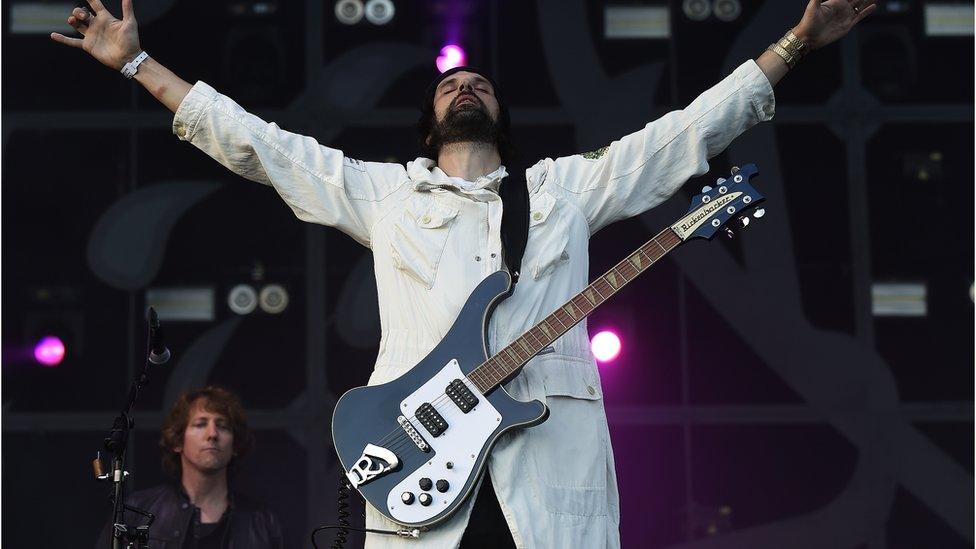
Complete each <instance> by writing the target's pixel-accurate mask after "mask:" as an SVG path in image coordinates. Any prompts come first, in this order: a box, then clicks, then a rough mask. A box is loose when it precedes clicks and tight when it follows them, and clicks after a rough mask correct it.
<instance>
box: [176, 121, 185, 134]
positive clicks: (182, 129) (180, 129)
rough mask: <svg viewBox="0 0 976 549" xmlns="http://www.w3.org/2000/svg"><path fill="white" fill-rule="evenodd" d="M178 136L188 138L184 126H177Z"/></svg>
mask: <svg viewBox="0 0 976 549" xmlns="http://www.w3.org/2000/svg"><path fill="white" fill-rule="evenodd" d="M176 135H178V136H180V137H186V127H185V126H184V125H183V124H177V125H176Z"/></svg>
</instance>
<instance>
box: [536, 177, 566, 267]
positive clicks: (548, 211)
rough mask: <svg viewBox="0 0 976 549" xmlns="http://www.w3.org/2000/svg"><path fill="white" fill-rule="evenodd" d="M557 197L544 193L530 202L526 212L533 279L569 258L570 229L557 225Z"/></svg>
mask: <svg viewBox="0 0 976 549" xmlns="http://www.w3.org/2000/svg"><path fill="white" fill-rule="evenodd" d="M558 222H559V213H558V212H557V210H556V199H555V198H554V197H553V196H552V195H551V194H549V193H543V194H542V195H540V196H539V197H538V198H537V199H535V200H533V201H532V204H531V209H530V212H529V244H530V246H531V247H532V256H531V257H532V266H531V272H532V279H533V280H539V279H541V278H545V277H547V276H549V275H551V274H552V273H553V272H554V271H556V269H558V268H559V267H560V266H561V265H563V264H564V263H566V262H567V261H569V251H568V250H567V247H568V245H569V231H568V230H566V229H565V228H560V227H558V225H559V223H558Z"/></svg>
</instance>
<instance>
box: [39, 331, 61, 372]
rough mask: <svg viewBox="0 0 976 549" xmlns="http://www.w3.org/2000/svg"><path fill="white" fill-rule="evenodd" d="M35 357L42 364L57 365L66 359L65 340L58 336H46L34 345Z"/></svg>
mask: <svg viewBox="0 0 976 549" xmlns="http://www.w3.org/2000/svg"><path fill="white" fill-rule="evenodd" d="M34 359H35V360H37V362H39V363H40V364H41V366H48V367H52V366H57V365H58V364H61V361H62V360H64V342H62V341H61V339H60V338H58V337H56V336H44V337H42V338H41V340H40V341H38V342H37V345H35V346H34Z"/></svg>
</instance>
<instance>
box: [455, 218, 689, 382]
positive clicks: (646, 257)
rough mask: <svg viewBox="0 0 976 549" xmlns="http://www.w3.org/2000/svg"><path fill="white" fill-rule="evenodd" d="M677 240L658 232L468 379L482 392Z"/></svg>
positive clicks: (668, 231) (667, 231)
mask: <svg viewBox="0 0 976 549" xmlns="http://www.w3.org/2000/svg"><path fill="white" fill-rule="evenodd" d="M681 243H682V240H681V238H680V237H679V236H678V235H677V234H676V233H675V232H674V231H673V230H671V229H665V230H663V231H661V232H660V233H658V234H657V235H655V236H654V237H653V238H651V239H650V240H649V241H648V242H646V243H645V244H644V245H643V246H641V247H640V248H638V249H637V250H636V251H634V252H633V253H632V254H630V255H629V256H627V257H625V258H624V259H623V260H621V261H620V262H619V263H617V264H616V265H614V266H613V267H611V268H610V270H608V271H607V272H606V273H604V274H603V275H602V276H600V277H598V278H597V279H596V280H594V281H593V282H592V283H591V284H590V285H589V286H587V287H586V288H584V289H583V290H582V291H581V292H580V293H578V294H576V295H575V296H573V297H572V298H571V299H570V300H569V301H567V302H566V303H565V304H563V305H562V306H561V307H559V308H558V309H556V310H555V311H553V312H552V313H550V314H549V315H548V316H547V317H545V318H543V319H542V320H541V321H539V323H537V324H536V325H535V326H532V327H531V328H529V329H528V330H527V331H526V332H525V333H523V334H522V335H521V336H519V337H518V338H517V339H515V340H514V341H512V342H511V343H510V344H509V345H508V346H506V347H505V348H504V349H502V350H501V351H500V352H499V353H498V354H496V355H495V356H493V357H491V358H489V359H488V360H487V361H485V362H484V363H483V364H482V365H481V366H479V367H477V368H475V369H474V370H472V371H471V372H470V373H469V374H468V377H469V379H470V380H471V382H472V383H474V384H475V385H476V386H477V387H478V389H479V390H481V391H482V392H488V391H490V390H491V389H492V388H493V387H496V386H497V385H498V384H499V383H500V381H501V380H503V379H505V378H506V377H508V376H509V375H511V374H512V373H513V372H515V371H516V370H517V369H518V368H519V367H520V366H521V365H523V364H525V363H526V362H528V361H529V360H531V359H532V358H533V357H534V356H537V355H538V353H539V352H540V351H542V350H543V349H544V348H545V347H546V346H547V345H549V344H551V343H552V342H554V341H555V340H556V339H558V338H559V336H561V335H562V334H564V333H565V332H566V331H568V330H569V329H570V328H571V327H572V326H574V325H575V324H577V323H578V322H580V321H581V320H582V319H583V318H585V317H587V316H589V315H590V313H592V312H593V311H594V310H596V309H597V307H599V306H600V305H602V304H603V303H604V302H605V301H606V300H607V299H609V298H610V297H612V296H613V295H615V294H616V293H617V292H618V291H619V290H620V289H621V288H623V286H625V285H627V284H628V283H630V282H631V281H633V280H634V279H635V278H637V276H639V275H640V274H641V273H642V272H644V271H645V270H647V269H648V268H650V267H651V266H652V265H653V264H654V263H655V262H657V261H658V260H659V259H661V258H662V257H664V256H665V255H666V254H667V253H668V252H669V251H671V250H672V249H673V248H674V247H676V246H678V245H679V244H681Z"/></svg>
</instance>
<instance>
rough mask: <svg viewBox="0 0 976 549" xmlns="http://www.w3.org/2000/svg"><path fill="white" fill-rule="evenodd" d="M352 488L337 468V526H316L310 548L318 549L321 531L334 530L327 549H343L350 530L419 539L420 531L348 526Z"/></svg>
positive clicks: (415, 529)
mask: <svg viewBox="0 0 976 549" xmlns="http://www.w3.org/2000/svg"><path fill="white" fill-rule="evenodd" d="M351 488H352V486H350V485H349V481H348V479H346V475H345V471H343V470H342V468H341V467H340V468H339V485H338V496H337V498H336V519H337V520H338V521H339V524H329V525H327V526H318V527H316V528H315V529H314V530H312V547H314V548H315V549H319V545H318V544H317V543H315V535H316V534H318V533H319V532H321V531H323V530H332V529H336V530H338V532H336V539H335V541H334V542H332V546H331V547H330V548H329V549H344V548H345V546H346V541H347V540H346V538H347V536H348V535H349V531H350V530H355V531H357V532H365V533H369V534H386V535H388V536H397V537H401V538H414V539H416V538H419V537H420V529H419V528H411V529H406V528H405V529H402V530H376V529H373V528H356V527H354V526H350V525H349V521H348V520H347V519H348V518H349V490H350V489H351Z"/></svg>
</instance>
